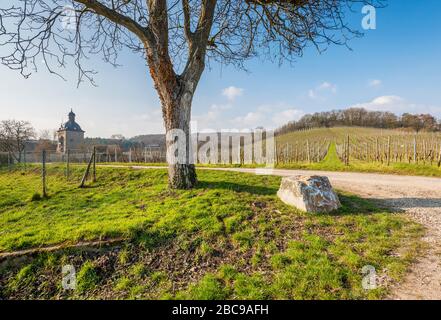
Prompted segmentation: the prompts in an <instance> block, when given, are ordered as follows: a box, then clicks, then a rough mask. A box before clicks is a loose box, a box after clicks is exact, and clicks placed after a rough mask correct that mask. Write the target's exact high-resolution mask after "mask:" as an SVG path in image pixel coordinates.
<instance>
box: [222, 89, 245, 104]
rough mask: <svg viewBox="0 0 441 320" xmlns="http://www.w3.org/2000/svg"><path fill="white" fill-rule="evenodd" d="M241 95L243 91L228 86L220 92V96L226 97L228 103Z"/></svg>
mask: <svg viewBox="0 0 441 320" xmlns="http://www.w3.org/2000/svg"><path fill="white" fill-rule="evenodd" d="M242 94H243V89H242V88H237V87H234V86H230V87H228V88H225V89H223V90H222V95H223V96H225V97H227V99H228V100H229V101H234V100H235V99H236V98H237V97H240V96H241V95H242Z"/></svg>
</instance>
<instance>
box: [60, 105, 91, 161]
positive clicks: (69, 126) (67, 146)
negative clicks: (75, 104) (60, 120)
mask: <svg viewBox="0 0 441 320" xmlns="http://www.w3.org/2000/svg"><path fill="white" fill-rule="evenodd" d="M68 116H69V121H67V122H66V123H64V124H62V125H61V127H60V129H58V131H57V134H58V146H57V152H59V153H66V152H67V150H70V151H75V150H78V149H81V147H82V146H83V145H84V131H83V130H82V129H81V127H80V125H79V124H78V123H76V122H75V113H73V111H72V109H71V110H70V112H69V115H68Z"/></svg>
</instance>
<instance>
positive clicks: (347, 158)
mask: <svg viewBox="0 0 441 320" xmlns="http://www.w3.org/2000/svg"><path fill="white" fill-rule="evenodd" d="M345 160H346V163H345V164H346V165H347V166H348V165H349V135H348V136H347V138H346V159H345Z"/></svg>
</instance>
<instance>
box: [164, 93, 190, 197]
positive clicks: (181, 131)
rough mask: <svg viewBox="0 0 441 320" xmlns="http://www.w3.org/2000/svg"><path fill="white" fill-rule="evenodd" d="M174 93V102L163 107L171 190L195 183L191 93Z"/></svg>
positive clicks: (188, 186) (186, 187)
mask: <svg viewBox="0 0 441 320" xmlns="http://www.w3.org/2000/svg"><path fill="white" fill-rule="evenodd" d="M184 87H185V86H184ZM176 91H177V92H175V94H173V96H174V97H175V99H174V101H175V102H174V103H172V105H167V106H165V110H166V112H165V113H164V122H165V128H166V146H167V163H168V184H169V187H170V188H173V189H190V188H193V187H194V186H195V185H196V183H197V177H196V169H195V166H194V161H193V154H192V141H191V132H190V118H191V102H192V99H193V92H192V90H182V89H178V90H176Z"/></svg>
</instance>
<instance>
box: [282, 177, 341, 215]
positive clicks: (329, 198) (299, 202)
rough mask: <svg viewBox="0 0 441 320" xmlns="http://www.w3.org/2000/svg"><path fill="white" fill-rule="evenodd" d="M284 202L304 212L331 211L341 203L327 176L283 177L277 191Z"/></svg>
mask: <svg viewBox="0 0 441 320" xmlns="http://www.w3.org/2000/svg"><path fill="white" fill-rule="evenodd" d="M277 195H278V196H279V198H280V199H281V200H282V201H283V202H284V203H286V204H288V205H291V206H294V207H296V208H298V209H300V210H303V211H306V212H331V211H334V210H337V209H338V208H339V207H340V206H341V204H340V200H339V199H338V196H337V194H336V193H335V192H334V190H333V189H332V186H331V183H330V182H329V179H328V178H327V177H323V176H292V177H284V178H283V179H282V183H281V184H280V188H279V191H278V192H277Z"/></svg>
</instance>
